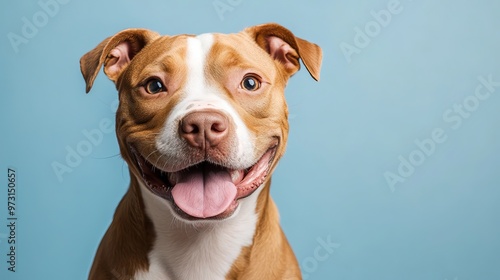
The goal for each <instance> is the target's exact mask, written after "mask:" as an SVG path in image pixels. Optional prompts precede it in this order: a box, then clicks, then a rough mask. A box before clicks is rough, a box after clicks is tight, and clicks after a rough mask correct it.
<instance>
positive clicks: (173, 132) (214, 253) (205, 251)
mask: <svg viewBox="0 0 500 280" xmlns="http://www.w3.org/2000/svg"><path fill="white" fill-rule="evenodd" d="M212 44H213V35H212V34H203V35H200V36H197V37H194V38H189V39H188V50H187V57H186V63H187V66H188V77H187V81H188V83H187V84H186V87H185V89H184V92H183V95H184V96H183V98H182V100H181V101H180V102H179V104H177V105H176V106H175V107H174V108H173V110H172V112H171V113H170V115H169V116H168V119H167V120H166V125H165V127H164V129H163V130H162V131H161V133H160V135H159V136H158V138H157V141H156V146H157V149H158V150H159V151H160V152H161V153H162V154H163V155H165V156H166V157H167V158H168V160H177V162H181V161H182V158H183V154H182V147H183V145H184V144H183V143H182V141H181V140H180V139H179V137H178V135H177V131H178V127H177V126H178V123H179V120H180V119H181V118H182V117H183V116H185V115H186V114H187V113H189V112H191V111H193V110H199V109H203V108H216V109H218V110H221V111H223V112H225V113H226V114H227V115H228V116H229V117H230V118H232V121H233V122H234V123H235V125H236V135H237V137H238V138H237V144H236V145H235V147H232V150H231V151H230V154H231V156H230V159H229V162H228V164H230V165H231V166H234V167H235V168H239V169H242V168H246V167H248V166H250V165H252V164H253V163H255V162H256V161H257V160H258V158H256V157H257V156H259V155H258V154H257V153H256V151H255V145H254V142H255V141H254V140H255V136H254V135H252V134H251V133H250V131H249V130H248V128H247V127H246V125H245V123H244V122H243V120H241V118H240V117H239V115H238V114H237V112H236V111H235V110H234V108H232V107H231V106H230V104H229V103H228V102H227V101H226V100H225V99H224V97H223V95H224V93H221V92H218V90H217V89H216V88H214V87H210V86H209V85H208V83H207V81H206V80H205V77H204V66H205V63H204V62H205V60H206V55H207V53H208V52H209V50H210V48H211V46H212ZM189 106H191V108H189V109H188V107H189ZM166 171H169V170H166ZM139 181H141V180H139ZM141 191H142V196H143V199H144V205H145V207H146V209H145V210H146V213H147V215H148V216H149V217H150V218H151V220H152V222H153V225H154V229H155V232H156V240H155V242H154V245H153V249H152V251H151V252H150V254H149V262H150V266H149V270H148V271H141V272H138V273H137V274H136V275H135V277H134V279H137V280H143V279H144V280H146V279H148V280H151V279H153V280H154V279H162V280H165V279H167V280H169V279H170V280H177V279H182V280H200V279H203V280H223V279H225V276H226V274H227V273H228V272H229V270H230V268H231V266H232V264H233V263H234V261H235V260H236V259H237V257H238V256H239V254H240V253H241V250H242V248H243V247H245V246H249V245H251V244H252V240H253V236H254V233H255V227H256V224H257V214H256V212H255V208H256V205H257V198H258V196H259V193H260V191H261V188H259V189H257V190H256V191H255V192H254V193H253V194H252V195H250V196H248V197H246V198H244V199H241V200H240V201H239V203H240V204H239V206H238V208H237V209H236V211H235V213H234V214H233V215H232V216H231V217H230V218H228V219H225V220H221V221H196V222H188V221H186V220H181V218H180V217H178V216H177V215H176V214H175V212H174V211H172V209H171V205H170V203H169V202H168V201H166V200H164V199H162V198H160V197H158V196H156V195H154V194H152V193H151V191H149V190H148V189H147V188H146V186H144V184H142V182H141Z"/></svg>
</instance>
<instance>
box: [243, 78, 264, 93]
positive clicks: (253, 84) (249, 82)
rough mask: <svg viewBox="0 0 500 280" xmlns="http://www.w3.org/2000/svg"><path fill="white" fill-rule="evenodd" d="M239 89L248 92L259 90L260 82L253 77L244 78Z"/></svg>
mask: <svg viewBox="0 0 500 280" xmlns="http://www.w3.org/2000/svg"><path fill="white" fill-rule="evenodd" d="M241 87H242V88H244V89H246V90H249V91H256V90H258V89H259V88H260V80H259V79H258V78H257V77H255V76H246V77H244V78H243V80H242V81H241Z"/></svg>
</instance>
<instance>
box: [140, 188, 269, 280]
mask: <svg viewBox="0 0 500 280" xmlns="http://www.w3.org/2000/svg"><path fill="white" fill-rule="evenodd" d="M136 182H140V183H138V184H139V188H140V190H141V194H142V198H143V200H144V205H145V209H144V210H145V214H146V215H147V216H148V217H149V219H150V220H151V221H152V223H153V228H154V231H155V236H156V238H155V240H154V242H153V248H152V250H151V251H150V253H149V255H148V258H149V262H150V269H149V272H147V275H146V274H144V275H141V273H139V274H138V275H137V276H136V279H143V278H144V279H146V278H147V279H156V278H154V277H158V279H160V278H161V279H165V278H166V277H168V278H167V279H206V280H212V279H213V280H220V279H225V276H226V275H227V273H228V272H229V271H230V269H231V267H232V265H233V264H234V263H235V261H236V259H237V258H238V256H239V255H240V253H241V251H242V249H243V248H244V247H247V246H250V245H252V242H253V238H254V235H255V232H256V226H257V222H258V213H257V201H258V197H259V194H260V191H261V190H262V189H263V188H259V190H258V191H256V192H255V193H253V194H252V195H251V196H249V197H247V198H245V199H242V200H241V201H240V206H239V209H238V210H237V211H238V212H237V213H235V215H234V216H233V217H232V218H230V219H227V220H223V221H206V222H201V223H192V224H189V223H186V221H180V220H179V219H178V218H177V217H175V216H174V214H173V213H172V211H171V209H169V208H170V205H168V204H167V202H166V201H165V200H163V199H161V198H159V197H158V196H156V195H154V194H152V193H151V192H150V191H149V190H148V189H147V188H146V187H145V186H144V185H142V184H143V183H142V182H141V181H140V180H137V181H136ZM265 192H267V190H265ZM263 195H268V194H263ZM266 200H267V199H266Z"/></svg>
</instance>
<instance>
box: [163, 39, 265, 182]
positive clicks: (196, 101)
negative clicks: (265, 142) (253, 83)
mask: <svg viewBox="0 0 500 280" xmlns="http://www.w3.org/2000/svg"><path fill="white" fill-rule="evenodd" d="M213 40H214V39H213V35H212V34H208V33H207V34H202V35H199V36H197V37H192V38H188V40H187V44H188V49H187V54H186V64H187V68H188V77H187V83H186V86H185V88H184V90H183V97H182V100H181V101H180V102H179V103H178V104H176V105H175V106H174V108H173V109H172V111H171V112H170V114H169V116H168V118H167V120H166V122H165V127H164V128H163V129H162V131H161V132H160V136H159V137H158V138H157V139H156V148H157V150H158V151H159V152H161V154H162V157H164V159H166V160H168V161H169V162H175V163H179V164H182V162H183V158H184V154H183V153H182V151H183V149H182V147H184V145H185V143H184V142H183V141H182V140H181V139H180V138H179V137H178V135H177V131H178V125H179V122H180V120H181V119H182V117H184V116H185V115H186V114H188V113H190V112H193V111H196V110H200V109H206V108H213V109H217V110H220V111H222V112H224V113H225V114H226V115H227V116H229V117H230V118H231V119H232V121H233V122H234V123H235V125H236V128H235V129H236V135H237V137H238V138H237V143H236V145H235V147H232V151H230V157H229V158H228V159H227V162H226V164H227V166H228V167H231V168H232V169H244V168H247V167H249V166H251V165H252V164H254V163H255V162H256V161H257V160H258V158H257V157H258V156H260V155H262V154H261V153H262V151H258V152H259V153H257V152H256V151H255V145H254V143H255V138H256V136H255V135H253V134H252V133H251V132H250V131H249V130H248V128H247V127H246V125H245V123H244V122H243V120H242V119H241V118H240V116H239V115H238V113H237V112H236V110H235V109H234V108H233V107H232V106H231V105H230V104H229V102H227V101H226V99H225V98H224V94H225V93H223V92H220V91H219V90H218V89H217V88H215V87H213V86H210V85H209V84H208V82H207V81H206V79H205V75H204V71H205V68H204V67H205V60H206V55H207V54H208V52H209V50H210V48H211V46H212V44H213ZM159 167H160V168H161V166H159ZM164 171H168V172H172V171H178V170H175V168H173V169H170V170H169V168H168V167H167V168H164Z"/></svg>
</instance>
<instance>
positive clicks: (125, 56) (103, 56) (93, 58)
mask: <svg viewBox="0 0 500 280" xmlns="http://www.w3.org/2000/svg"><path fill="white" fill-rule="evenodd" d="M159 36H160V35H159V34H158V33H156V32H153V31H150V30H147V29H126V30H123V31H121V32H119V33H117V34H115V35H114V36H111V37H108V38H107V39H105V40H104V41H102V42H101V43H100V44H99V45H97V47H95V48H94V49H93V50H91V51H90V52H88V53H86V54H85V55H83V56H82V58H81V59H80V70H81V71H82V75H83V78H84V79H85V83H86V85H87V86H86V92H87V93H88V92H89V91H90V89H91V88H92V85H93V84H94V80H95V78H96V77H97V74H98V73H99V70H100V69H101V67H102V65H103V64H104V73H105V74H106V76H108V78H109V79H110V80H112V81H113V82H115V83H116V80H117V79H118V77H119V76H120V74H121V73H122V72H123V70H124V69H125V67H126V66H127V65H128V64H129V63H130V61H131V60H132V58H134V56H135V55H136V54H137V53H139V52H140V51H141V50H142V48H144V46H146V45H147V44H148V43H150V42H151V41H152V40H154V39H156V38H157V37H159Z"/></svg>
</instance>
